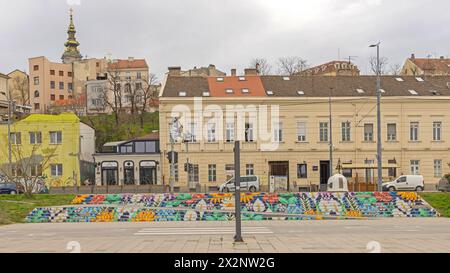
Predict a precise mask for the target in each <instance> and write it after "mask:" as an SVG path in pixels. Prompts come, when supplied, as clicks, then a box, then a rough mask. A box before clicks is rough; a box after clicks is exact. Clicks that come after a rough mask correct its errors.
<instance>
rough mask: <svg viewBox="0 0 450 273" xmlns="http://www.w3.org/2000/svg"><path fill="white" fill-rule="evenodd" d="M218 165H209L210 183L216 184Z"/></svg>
mask: <svg viewBox="0 0 450 273" xmlns="http://www.w3.org/2000/svg"><path fill="white" fill-rule="evenodd" d="M216 173H217V172H216V164H209V165H208V181H209V182H216V181H217V176H216Z"/></svg>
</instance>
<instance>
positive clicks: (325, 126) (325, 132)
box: [319, 122, 330, 142]
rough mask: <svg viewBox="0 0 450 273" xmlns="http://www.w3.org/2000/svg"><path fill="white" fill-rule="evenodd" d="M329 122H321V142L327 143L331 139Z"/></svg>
mask: <svg viewBox="0 0 450 273" xmlns="http://www.w3.org/2000/svg"><path fill="white" fill-rule="evenodd" d="M329 126H330V124H329V123H328V122H319V141H320V142H327V141H328V140H329V138H330V134H329Z"/></svg>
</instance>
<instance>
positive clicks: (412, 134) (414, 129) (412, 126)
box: [409, 121, 419, 141]
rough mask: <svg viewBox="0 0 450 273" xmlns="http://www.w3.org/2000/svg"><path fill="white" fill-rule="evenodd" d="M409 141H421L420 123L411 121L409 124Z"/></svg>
mask: <svg viewBox="0 0 450 273" xmlns="http://www.w3.org/2000/svg"><path fill="white" fill-rule="evenodd" d="M409 140H410V141H419V122H417V121H411V122H410V123H409Z"/></svg>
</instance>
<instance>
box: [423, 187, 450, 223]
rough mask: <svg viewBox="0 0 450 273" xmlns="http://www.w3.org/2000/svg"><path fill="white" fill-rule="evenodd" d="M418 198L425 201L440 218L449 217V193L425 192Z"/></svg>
mask: <svg viewBox="0 0 450 273" xmlns="http://www.w3.org/2000/svg"><path fill="white" fill-rule="evenodd" d="M420 197H422V198H423V199H425V201H427V202H428V204H430V205H431V206H432V207H433V208H435V209H436V210H437V211H439V213H440V214H441V216H443V217H450V193H445V192H439V193H438V192H427V193H421V194H420Z"/></svg>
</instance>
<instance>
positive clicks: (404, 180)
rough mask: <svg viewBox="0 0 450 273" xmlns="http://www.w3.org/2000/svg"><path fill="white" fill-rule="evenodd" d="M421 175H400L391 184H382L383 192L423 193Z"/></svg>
mask: <svg viewBox="0 0 450 273" xmlns="http://www.w3.org/2000/svg"><path fill="white" fill-rule="evenodd" d="M424 188H425V186H424V179H423V176H422V175H402V176H400V177H399V178H397V179H395V180H394V181H391V182H385V183H383V191H405V190H406V191H423V189H424Z"/></svg>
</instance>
